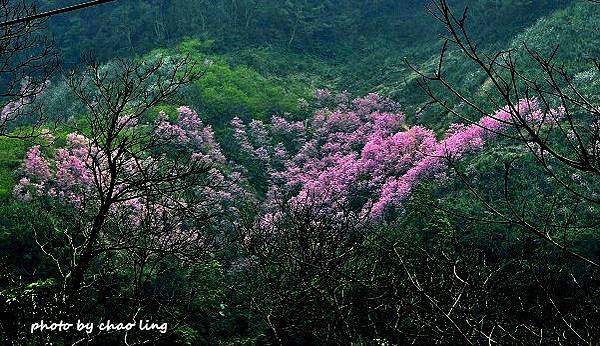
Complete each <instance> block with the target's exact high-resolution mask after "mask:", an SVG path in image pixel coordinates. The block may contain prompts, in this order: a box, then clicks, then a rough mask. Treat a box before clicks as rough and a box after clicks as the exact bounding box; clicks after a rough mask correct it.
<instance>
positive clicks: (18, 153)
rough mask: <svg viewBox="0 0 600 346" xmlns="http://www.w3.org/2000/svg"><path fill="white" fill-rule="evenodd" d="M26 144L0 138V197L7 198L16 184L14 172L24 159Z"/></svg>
mask: <svg viewBox="0 0 600 346" xmlns="http://www.w3.org/2000/svg"><path fill="white" fill-rule="evenodd" d="M26 148H27V144H26V143H25V142H23V141H20V140H17V139H11V138H0V196H2V197H3V196H7V195H9V194H10V193H11V192H12V188H13V186H14V185H15V184H16V175H15V171H16V170H17V169H18V168H19V167H20V166H21V163H22V162H23V158H24V157H25V152H26Z"/></svg>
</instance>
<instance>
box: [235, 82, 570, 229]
mask: <svg viewBox="0 0 600 346" xmlns="http://www.w3.org/2000/svg"><path fill="white" fill-rule="evenodd" d="M317 96H318V97H319V100H320V101H321V102H326V101H327V100H328V99H334V98H335V96H333V95H332V94H331V92H326V91H323V90H320V91H319V92H318V95H317ZM337 99H338V100H340V99H341V100H343V101H341V102H337V103H335V104H336V106H335V107H333V108H328V107H325V108H322V109H320V110H318V111H316V113H315V114H314V116H313V117H312V118H311V119H310V120H309V121H308V123H307V124H306V125H305V124H304V123H301V122H296V123H290V122H288V121H287V120H285V119H283V118H280V117H273V119H272V122H271V127H270V133H271V136H270V140H269V141H265V140H264V137H265V135H264V129H262V128H261V130H260V132H261V134H260V136H259V137H260V138H263V139H262V140H261V141H260V143H254V142H252V141H251V140H250V139H249V135H248V133H247V131H246V127H245V125H244V124H243V123H242V122H241V121H240V120H239V119H237V118H236V119H234V120H233V122H232V126H233V127H234V129H235V136H236V142H237V143H239V149H240V151H242V152H243V153H245V155H248V156H250V157H253V158H255V159H256V160H259V161H260V162H261V164H262V166H263V167H264V168H265V169H266V170H268V171H269V176H270V183H271V187H270V190H269V192H268V194H267V196H268V197H267V210H266V215H265V216H264V218H265V219H268V220H270V219H272V218H273V217H275V216H276V215H275V214H276V213H277V209H278V208H277V207H276V206H277V205H278V204H280V203H281V202H282V200H284V201H285V202H286V203H290V204H291V205H297V206H300V205H313V206H315V208H317V209H318V210H320V211H321V212H323V213H329V214H331V215H335V214H336V213H337V212H338V211H339V210H340V209H347V208H350V209H354V210H355V211H356V212H358V213H360V214H361V215H363V216H364V217H367V218H369V219H381V218H382V217H383V216H384V215H385V214H386V211H387V210H390V209H398V208H401V206H402V202H403V201H405V200H406V199H407V198H408V197H409V196H410V194H411V192H412V191H413V190H414V188H415V187H416V186H417V185H418V184H419V183H420V182H422V181H424V180H429V179H437V178H439V177H440V176H441V175H442V174H443V173H444V172H445V170H446V169H447V168H448V163H450V162H453V161H456V160H461V159H463V158H464V157H465V156H466V155H467V154H469V153H474V152H477V151H480V150H481V149H482V148H483V145H484V144H485V143H486V141H489V140H490V139H492V138H493V137H494V136H495V135H497V134H498V133H502V132H506V131H508V128H509V127H511V126H512V125H513V118H512V117H511V115H510V112H509V111H507V110H506V109H500V110H498V111H497V112H495V114H493V115H489V116H484V117H483V118H481V119H480V120H479V121H478V122H475V123H473V124H470V125H463V124H454V125H452V126H451V127H450V128H449V129H448V131H447V133H446V134H445V135H444V136H443V137H442V138H441V139H438V138H437V136H436V134H435V133H434V132H433V131H432V130H429V129H427V128H424V127H422V126H408V125H407V124H406V122H405V117H404V114H403V113H401V112H398V111H397V110H396V108H397V106H396V105H395V104H394V103H393V102H391V101H389V100H386V99H385V98H383V97H381V96H379V95H377V94H369V95H367V96H365V97H361V98H357V99H355V100H353V101H352V102H349V101H345V100H346V99H347V98H339V97H338V98H337ZM520 112H521V113H522V114H523V117H524V118H525V119H527V121H529V122H530V123H532V124H533V123H539V124H540V125H542V123H543V122H548V121H549V120H548V119H551V118H544V119H542V114H544V112H542V111H541V110H540V105H539V104H538V103H537V102H536V101H535V100H523V101H522V102H521V106H520ZM560 113H561V112H560V110H557V111H555V117H554V119H559V118H560ZM255 127H256V126H255ZM253 131H254V130H253ZM253 131H251V132H253ZM274 213H275V214H274Z"/></svg>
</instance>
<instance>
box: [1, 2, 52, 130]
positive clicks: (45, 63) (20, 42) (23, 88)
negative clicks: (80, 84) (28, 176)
mask: <svg viewBox="0 0 600 346" xmlns="http://www.w3.org/2000/svg"><path fill="white" fill-rule="evenodd" d="M34 14H36V7H35V6H34V5H29V4H28V2H27V1H24V0H17V1H15V0H1V1H0V21H2V22H7V21H10V20H15V19H19V18H24V17H28V16H32V15H34ZM46 21H47V18H42V19H38V20H34V21H26V22H20V23H16V24H12V25H6V26H2V27H0V108H1V109H2V110H1V113H0V136H4V137H13V138H31V137H34V136H35V135H36V133H37V132H39V131H38V130H39V127H40V126H42V125H45V123H46V120H47V118H46V117H45V116H44V114H43V113H42V112H41V105H40V104H39V103H35V100H36V98H37V96H38V95H39V94H40V93H41V92H43V90H44V88H45V86H46V84H47V83H48V80H49V78H50V76H51V75H52V74H53V72H54V71H55V70H56V69H57V66H58V60H57V56H56V54H55V53H54V49H53V48H54V41H53V39H52V38H51V37H49V35H48V34H47V32H46V30H45V29H46ZM19 125H23V126H21V127H19Z"/></svg>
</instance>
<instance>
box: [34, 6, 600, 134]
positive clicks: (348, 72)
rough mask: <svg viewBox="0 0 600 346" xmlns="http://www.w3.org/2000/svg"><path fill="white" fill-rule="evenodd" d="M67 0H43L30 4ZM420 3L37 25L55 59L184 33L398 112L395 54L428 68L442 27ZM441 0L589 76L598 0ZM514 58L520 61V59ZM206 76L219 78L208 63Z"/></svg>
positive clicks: (203, 11)
mask: <svg viewBox="0 0 600 346" xmlns="http://www.w3.org/2000/svg"><path fill="white" fill-rule="evenodd" d="M75 2H76V1H75V0H44V1H42V6H43V7H45V8H51V7H57V6H62V5H68V4H72V3H75ZM428 3H429V1H426V0H409V1H397V0H325V1H323V0H288V1H284V2H282V1H279V0H237V1H234V0H146V1H130V0H123V1H117V2H114V3H110V4H106V5H101V6H98V7H95V8H92V9H88V10H83V11H79V12H75V13H73V14H72V15H68V16H57V17H55V18H52V20H51V21H50V23H49V30H51V31H52V32H53V34H54V35H55V37H56V40H57V45H58V47H59V48H60V49H61V51H62V55H63V57H64V63H65V64H66V65H67V66H70V65H73V66H74V65H75V64H77V63H78V62H79V57H80V56H81V54H82V53H86V52H92V53H93V54H94V56H96V57H97V58H98V59H100V60H109V59H111V58H114V57H116V56H127V55H144V54H146V53H147V52H149V51H150V50H152V49H156V48H160V47H175V46H177V45H179V44H180V42H182V40H184V39H186V37H189V38H194V39H197V40H199V41H200V42H208V41H211V42H212V44H211V45H210V47H209V48H205V49H203V53H205V54H210V55H212V56H213V57H219V59H220V60H221V61H224V62H225V63H226V64H229V65H230V66H231V68H233V69H239V70H238V71H240V72H241V71H243V69H248V70H249V71H250V72H249V73H250V74H252V73H254V72H256V73H258V74H260V75H261V78H265V79H266V80H268V81H269V82H270V83H272V84H273V85H275V87H276V88H283V89H282V90H285V89H287V88H289V86H290V85H292V86H293V88H294V91H293V92H287V94H295V95H298V94H299V93H298V90H309V89H314V88H316V87H330V88H335V89H347V90H348V91H350V92H351V93H352V94H355V95H358V94H364V93H367V92H373V91H375V92H380V93H383V94H385V95H389V96H391V97H393V98H394V99H396V100H397V101H399V102H400V103H401V104H402V105H403V107H404V108H405V109H406V110H407V112H408V113H409V117H410V113H413V112H414V111H415V110H416V109H418V108H419V107H420V106H421V105H422V104H424V103H425V102H426V101H427V98H426V95H424V93H423V92H422V91H421V90H420V89H419V87H418V85H417V82H416V81H417V77H418V76H417V75H416V74H415V73H414V72H413V71H412V70H411V69H410V68H409V67H408V66H407V64H406V61H409V62H411V63H412V64H414V66H417V67H418V68H419V69H423V70H431V69H432V68H433V67H434V66H436V64H437V58H438V54H439V49H440V47H441V38H440V35H441V34H442V33H443V28H442V27H441V25H440V24H439V23H437V22H436V20H435V18H433V16H431V15H430V14H429V13H428V12H427V10H426V5H427V4H428ZM451 3H452V4H453V6H454V7H455V8H456V10H457V12H461V13H462V9H463V8H464V7H465V6H467V5H468V7H469V23H470V24H469V27H470V30H471V32H472V33H473V37H474V39H475V40H476V41H477V42H479V43H480V44H481V47H482V49H488V50H490V51H491V50H497V49H506V48H509V47H512V48H519V46H520V43H521V41H523V40H525V41H528V42H529V43H530V45H531V46H532V47H535V48H539V49H540V50H542V51H545V50H548V49H549V48H550V47H553V46H554V45H555V44H560V45H561V47H562V50H561V55H560V58H561V59H563V60H564V61H566V62H568V64H569V67H570V68H572V70H573V72H574V73H575V74H580V75H579V77H578V78H579V79H581V81H582V82H585V81H588V80H589V79H590V78H592V76H591V75H590V73H591V72H589V73H587V74H586V73H585V72H586V70H587V68H586V67H584V66H586V58H587V57H590V56H598V54H596V53H597V51H598V50H600V48H599V47H600V45H598V44H597V43H598V42H599V41H598V40H597V36H598V35H599V32H600V31H599V30H597V26H598V25H600V19H598V18H599V17H598V12H600V5H594V4H589V3H587V2H585V1H572V0H536V1H531V0H501V1H500V0H476V1H473V0H455V1H452V2H451ZM524 67H525V68H529V66H528V62H527V61H524ZM223 71H224V72H228V73H229V70H226V69H224V70H223ZM445 73H446V75H447V77H448V78H449V79H450V80H452V81H453V82H454V83H456V84H457V85H460V86H461V87H462V88H463V89H465V90H467V91H468V92H471V93H477V92H478V91H479V90H481V87H482V86H483V85H484V84H485V78H484V77H483V76H482V75H481V74H478V73H477V72H476V71H475V70H474V68H473V66H471V65H470V64H469V63H468V62H466V61H464V59H462V58H461V57H460V55H457V54H453V53H450V54H449V57H448V59H447V68H446V72H445ZM211 78H213V79H214V80H217V79H219V75H218V71H215V73H213V74H211ZM227 78H230V77H228V76H224V79H225V80H226V79H227ZM586 83H587V82H586ZM300 94H302V93H300ZM286 102H287V101H286ZM263 108H265V109H266V108H268V107H263ZM287 109H293V107H288V108H287ZM440 112H441V110H440V109H436V108H432V109H430V110H426V111H425V112H424V114H423V117H422V118H421V121H424V122H427V123H429V124H432V125H433V126H434V127H443V126H445V124H447V123H448V121H447V120H444V118H443V117H441V115H440ZM260 116H261V117H265V115H264V114H261V115H260Z"/></svg>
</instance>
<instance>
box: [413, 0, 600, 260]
mask: <svg viewBox="0 0 600 346" xmlns="http://www.w3.org/2000/svg"><path fill="white" fill-rule="evenodd" d="M429 10H430V12H431V14H432V15H433V16H435V18H437V19H438V20H439V21H440V22H441V23H442V25H443V26H444V27H445V29H446V32H447V35H445V36H444V37H443V38H444V41H445V42H444V45H443V48H442V51H441V54H440V59H439V63H438V66H437V68H436V70H435V71H434V72H433V73H431V74H428V73H425V72H422V71H420V70H419V69H418V68H416V67H412V66H411V67H412V68H413V70H414V71H416V72H417V73H419V74H420V75H421V77H422V81H421V83H420V84H421V86H422V87H423V89H424V90H425V91H426V92H427V94H428V95H429V96H430V98H431V100H432V101H431V102H432V103H436V104H439V105H441V106H442V107H443V108H444V109H445V110H447V111H448V112H449V113H450V114H452V115H454V116H456V117H457V118H459V119H461V120H463V121H466V122H469V123H476V121H474V120H473V119H474V115H476V116H477V117H483V116H492V117H493V118H494V119H495V120H497V121H499V122H502V123H504V124H505V125H506V126H507V127H509V129H510V130H509V131H502V132H500V133H498V134H499V135H501V136H503V137H504V138H508V139H509V140H513V141H516V143H521V145H523V147H524V148H525V150H528V151H529V152H530V154H531V156H532V157H534V158H535V161H536V162H537V163H538V164H539V166H540V167H542V168H543V171H544V172H545V174H546V175H548V176H549V177H550V178H551V179H552V180H553V181H554V182H555V183H556V189H557V190H556V192H557V194H554V195H552V196H550V195H548V196H544V200H546V201H553V202H551V203H548V205H547V206H546V207H545V208H546V209H545V210H544V211H543V212H542V211H540V212H541V213H543V214H544V217H539V215H538V216H535V215H533V216H532V215H529V213H527V211H528V210H530V209H528V208H529V207H531V203H529V202H528V201H517V200H515V199H514V198H515V195H518V194H516V193H514V191H512V185H513V184H514V180H513V179H512V176H513V171H514V170H518V165H517V164H516V163H515V161H516V160H515V159H510V160H508V159H507V160H506V162H505V165H504V170H503V173H502V175H503V177H504V183H503V186H502V187H501V189H502V190H503V194H502V198H501V199H502V206H500V205H498V203H493V202H490V200H489V199H487V198H486V197H485V196H484V193H482V192H481V191H477V189H476V188H475V186H472V184H470V181H469V179H468V178H466V177H464V176H463V175H461V174H459V177H461V178H463V181H464V183H465V184H467V187H468V189H469V190H470V191H471V192H473V195H474V196H475V198H476V199H477V200H478V201H480V202H481V203H482V205H483V206H484V207H485V209H486V210H487V211H488V212H489V213H490V215H491V217H490V219H488V220H486V221H488V222H495V223H506V224H514V225H519V226H520V227H522V228H523V229H525V230H527V231H529V232H532V233H533V234H535V235H537V236H539V237H541V238H542V239H545V240H547V241H548V242H550V243H552V244H554V245H555V246H557V247H559V248H561V249H563V250H565V251H568V252H570V253H571V254H572V255H573V256H575V257H578V258H579V259H581V260H583V261H585V262H586V263H588V264H589V265H592V266H596V267H597V266H598V264H597V262H596V261H595V260H593V259H591V258H588V257H586V256H583V255H581V254H579V253H578V252H577V251H573V250H572V249H571V248H570V247H569V245H568V244H567V243H565V242H563V241H561V240H560V239H557V235H558V234H561V235H563V234H564V231H565V230H570V231H577V230H581V229H594V228H596V227H598V226H599V225H600V223H598V222H597V221H594V220H593V218H590V217H587V218H586V217H578V215H581V214H582V211H583V214H586V213H587V214H589V213H588V212H586V211H585V210H588V211H589V210H597V208H598V207H599V206H600V198H599V197H598V195H597V193H595V189H596V187H597V186H598V185H597V184H598V181H599V178H600V122H599V120H600V108H599V107H598V105H597V104H596V103H595V102H594V101H592V100H591V99H590V98H589V96H588V95H585V93H584V92H582V91H581V90H579V89H578V87H577V86H576V85H575V84H574V83H573V79H572V78H571V77H570V76H569V73H568V71H567V70H566V68H565V67H564V64H562V63H560V62H558V61H557V60H556V53H557V51H558V50H559V49H560V47H558V46H557V47H555V49H554V50H553V52H552V53H551V54H550V55H549V56H543V55H542V54H541V53H538V52H537V51H534V50H532V49H530V47H529V46H528V45H527V43H526V42H525V43H523V51H524V52H525V54H526V55H527V56H528V58H529V59H530V60H531V61H533V63H534V64H535V66H536V67H537V73H538V74H539V75H538V76H532V75H528V74H525V73H523V72H522V69H521V68H520V66H519V64H518V61H517V58H516V55H517V52H515V51H514V50H505V51H498V52H495V53H490V52H489V51H486V50H485V49H481V48H480V47H479V45H478V44H477V43H476V42H474V41H473V40H472V38H471V36H470V35H469V31H468V25H467V22H468V16H469V11H468V8H465V9H464V11H461V12H460V15H457V13H456V12H455V11H454V10H453V9H452V7H451V6H450V5H449V4H448V2H447V1H445V0H439V1H434V2H432V5H431V7H430V8H429ZM450 49H453V50H456V51H458V52H460V53H462V54H463V56H464V57H465V58H466V59H468V60H470V61H471V62H473V64H474V66H475V68H477V69H478V70H479V71H481V72H482V73H483V75H485V76H486V77H487V82H486V84H489V85H490V86H491V87H490V88H489V89H485V90H483V93H484V94H485V97H486V99H487V100H484V101H485V102H482V100H481V99H477V98H476V97H474V96H473V95H468V94H467V93H465V92H464V91H462V90H460V89H459V88H457V87H456V86H455V85H454V84H453V83H451V82H450V81H448V79H447V78H446V77H445V75H444V66H445V58H446V56H447V54H448V51H449V50H450ZM592 62H593V64H594V66H595V67H596V69H600V64H599V63H598V62H597V61H596V60H592ZM433 84H438V85H441V86H442V87H443V89H445V90H447V91H449V92H450V95H451V97H452V98H454V100H455V101H458V102H457V103H458V104H460V106H458V107H457V106H454V104H455V103H453V102H451V101H450V100H449V99H448V98H447V97H444V96H440V94H439V93H438V92H436V91H435V90H434V88H432V85H433ZM533 103H538V104H539V105H540V107H539V108H540V109H539V114H537V115H536V117H537V119H538V121H532V119H531V117H530V115H529V114H528V113H527V112H525V111H524V109H525V108H529V107H530V106H532V104H533ZM531 108H533V107H531ZM497 110H504V111H506V112H508V113H509V114H510V118H509V119H508V120H507V119H498V118H495V116H494V114H496V113H495V112H496V111H497ZM557 110H560V111H557ZM490 130H492V131H494V132H497V131H495V130H493V129H490ZM559 194H562V195H563V196H568V201H565V199H564V198H562V197H561V196H560V195H559ZM528 203H529V205H528ZM566 209H568V211H565V210H566ZM558 210H562V212H561V213H558ZM588 216H589V215H588ZM582 220H583V221H582Z"/></svg>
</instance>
